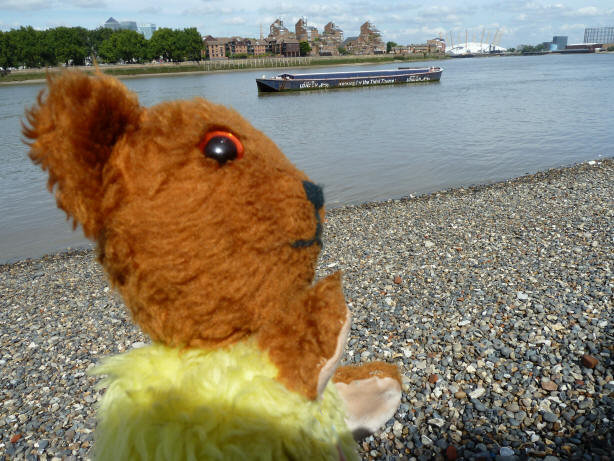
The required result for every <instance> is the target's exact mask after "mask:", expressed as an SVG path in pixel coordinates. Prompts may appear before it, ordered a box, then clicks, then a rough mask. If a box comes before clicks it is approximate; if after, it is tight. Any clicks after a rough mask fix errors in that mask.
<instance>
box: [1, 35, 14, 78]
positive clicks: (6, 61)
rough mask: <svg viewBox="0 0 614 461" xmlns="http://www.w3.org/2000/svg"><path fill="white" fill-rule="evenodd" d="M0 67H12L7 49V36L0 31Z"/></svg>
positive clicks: (10, 56) (10, 55)
mask: <svg viewBox="0 0 614 461" xmlns="http://www.w3.org/2000/svg"><path fill="white" fill-rule="evenodd" d="M0 67H2V68H3V69H5V70H6V69H7V68H9V67H13V60H12V54H11V52H10V49H9V35H8V33H4V32H2V31H1V30H0Z"/></svg>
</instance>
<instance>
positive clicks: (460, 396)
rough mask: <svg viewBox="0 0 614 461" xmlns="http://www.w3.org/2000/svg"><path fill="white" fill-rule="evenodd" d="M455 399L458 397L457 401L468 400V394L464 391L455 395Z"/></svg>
mask: <svg viewBox="0 0 614 461" xmlns="http://www.w3.org/2000/svg"><path fill="white" fill-rule="evenodd" d="M454 397H456V398H457V399H459V400H461V399H465V398H467V394H466V393H465V392H463V391H458V392H455V393H454Z"/></svg>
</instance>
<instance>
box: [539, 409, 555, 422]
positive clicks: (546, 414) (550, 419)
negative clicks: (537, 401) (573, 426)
mask: <svg viewBox="0 0 614 461" xmlns="http://www.w3.org/2000/svg"><path fill="white" fill-rule="evenodd" d="M542 417H543V418H544V421H548V422H549V423H554V422H556V421H558V419H559V418H558V417H557V416H556V415H555V414H554V413H552V412H550V411H544V412H542Z"/></svg>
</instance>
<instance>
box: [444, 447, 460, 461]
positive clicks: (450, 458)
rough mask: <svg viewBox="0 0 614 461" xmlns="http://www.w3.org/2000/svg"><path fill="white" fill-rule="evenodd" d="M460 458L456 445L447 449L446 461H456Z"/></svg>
mask: <svg viewBox="0 0 614 461" xmlns="http://www.w3.org/2000/svg"><path fill="white" fill-rule="evenodd" d="M457 458H458V451H457V450H456V447H455V446H454V445H450V446H449V447H448V448H446V460H447V461H456V459H457Z"/></svg>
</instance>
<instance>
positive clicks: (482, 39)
mask: <svg viewBox="0 0 614 461" xmlns="http://www.w3.org/2000/svg"><path fill="white" fill-rule="evenodd" d="M484 32H486V29H484V28H483V27H482V38H480V53H481V52H482V43H484Z"/></svg>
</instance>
